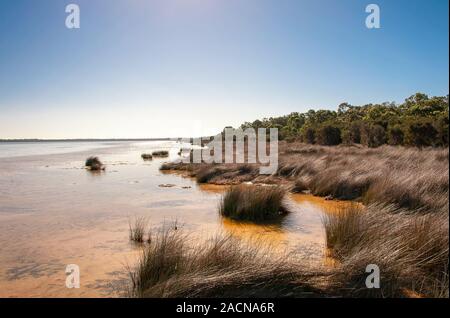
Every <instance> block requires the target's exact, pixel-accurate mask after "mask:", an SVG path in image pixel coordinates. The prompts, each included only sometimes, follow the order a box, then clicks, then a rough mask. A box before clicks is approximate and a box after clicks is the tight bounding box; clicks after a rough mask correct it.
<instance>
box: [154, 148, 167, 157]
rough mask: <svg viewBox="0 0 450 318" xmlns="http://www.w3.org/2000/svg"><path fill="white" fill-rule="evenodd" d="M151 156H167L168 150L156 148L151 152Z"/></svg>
mask: <svg viewBox="0 0 450 318" xmlns="http://www.w3.org/2000/svg"><path fill="white" fill-rule="evenodd" d="M152 156H153V157H168V156H169V152H168V151H167V150H158V151H153V152H152Z"/></svg>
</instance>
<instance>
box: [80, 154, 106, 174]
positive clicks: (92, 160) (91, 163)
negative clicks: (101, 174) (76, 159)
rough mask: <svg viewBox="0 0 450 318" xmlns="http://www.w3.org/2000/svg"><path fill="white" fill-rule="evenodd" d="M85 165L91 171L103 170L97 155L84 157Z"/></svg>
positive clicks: (103, 167)
mask: <svg viewBox="0 0 450 318" xmlns="http://www.w3.org/2000/svg"><path fill="white" fill-rule="evenodd" d="M84 165H85V167H86V168H88V169H89V170H92V171H99V170H104V169H105V166H104V165H103V163H102V162H101V161H100V159H98V157H89V158H87V159H86V162H85V164H84Z"/></svg>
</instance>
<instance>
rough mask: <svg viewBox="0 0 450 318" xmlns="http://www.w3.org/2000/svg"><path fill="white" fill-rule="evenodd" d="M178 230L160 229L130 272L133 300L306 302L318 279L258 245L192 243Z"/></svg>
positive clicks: (217, 240) (221, 240) (224, 240)
mask: <svg viewBox="0 0 450 318" xmlns="http://www.w3.org/2000/svg"><path fill="white" fill-rule="evenodd" d="M191 241H192V240H190V237H189V236H188V235H185V234H183V233H182V232H181V231H174V230H171V229H163V230H161V231H160V232H158V233H157V234H156V235H154V236H153V237H152V240H151V243H150V244H149V245H147V246H145V248H144V249H143V250H142V253H141V255H140V257H139V260H138V263H137V265H136V266H135V267H134V268H130V269H129V273H130V278H131V286H130V291H129V294H130V296H131V297H149V298H160V297H168V298H176V297H183V298H184V297H186V298H192V297H308V296H310V297H311V296H316V297H317V296H321V295H322V293H321V292H320V291H319V289H317V288H314V287H312V286H313V285H314V284H313V283H310V282H311V281H317V280H319V279H320V278H323V277H324V276H325V275H324V274H322V275H318V274H316V273H313V272H311V271H309V270H307V269H305V268H302V267H301V266H298V265H294V263H292V262H290V261H289V256H287V255H283V256H275V254H273V253H271V252H270V250H268V249H263V248H262V247H261V246H258V245H252V246H250V245H249V244H244V243H243V242H242V241H239V240H238V239H236V238H233V237H231V236H224V235H218V236H216V237H214V238H212V239H210V240H207V241H206V242H204V243H200V244H189V243H192V242H191Z"/></svg>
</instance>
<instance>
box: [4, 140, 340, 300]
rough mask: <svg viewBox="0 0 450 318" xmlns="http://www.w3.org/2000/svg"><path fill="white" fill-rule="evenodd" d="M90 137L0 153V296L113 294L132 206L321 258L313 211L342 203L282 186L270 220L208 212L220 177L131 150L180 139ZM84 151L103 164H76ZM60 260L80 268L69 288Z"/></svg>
mask: <svg viewBox="0 0 450 318" xmlns="http://www.w3.org/2000/svg"><path fill="white" fill-rule="evenodd" d="M94 146H95V144H94ZM94 146H90V147H89V150H86V149H81V150H79V151H74V150H73V149H71V152H69V151H66V149H65V148H64V149H62V150H61V152H62V153H55V151H53V150H52V151H51V152H49V153H48V154H45V149H44V151H42V152H43V153H44V154H42V152H41V153H39V154H34V155H33V154H31V155H29V154H28V152H27V151H22V153H27V154H28V155H27V156H22V157H10V156H9V157H8V156H6V157H5V156H3V157H2V156H0V286H1V288H0V297H117V296H122V291H123V290H124V287H125V286H126V284H127V283H128V274H127V269H126V267H127V265H130V266H132V265H133V264H134V262H135V261H136V257H137V255H138V254H139V252H140V248H139V247H138V246H136V245H134V244H132V243H130V242H129V239H128V226H129V225H128V224H129V219H130V218H134V217H137V216H145V217H147V218H148V220H149V227H150V228H153V229H156V228H159V227H161V226H162V225H163V224H167V223H168V222H173V221H175V220H176V221H177V223H178V224H179V225H180V227H182V228H183V229H184V230H185V231H186V232H191V233H193V234H194V235H197V236H199V237H201V238H206V237H209V236H211V235H214V234H215V233H217V232H218V231H220V232H225V233H230V234H231V235H235V236H238V237H240V238H242V239H244V240H252V241H253V240H254V239H255V238H257V240H259V241H261V242H264V243H263V244H265V243H267V244H270V245H271V246H275V247H277V248H279V249H280V250H286V251H289V252H294V253H296V255H298V257H300V258H302V259H303V260H304V261H310V262H320V263H323V262H324V259H325V260H326V259H327V258H324V256H325V239H324V231H323V226H322V215H323V213H327V212H329V211H332V210H333V209H336V208H337V207H340V206H342V205H345V204H348V203H345V202H344V203H342V202H336V201H325V200H323V199H320V198H315V197H313V196H308V195H291V196H290V200H291V201H292V205H293V207H294V210H293V213H291V214H289V215H288V216H286V217H285V218H284V219H283V221H282V222H281V223H280V224H278V225H273V226H262V225H254V224H248V223H239V222H234V221H231V220H227V219H224V218H222V217H220V216H219V215H218V212H217V207H218V204H219V200H220V197H221V193H222V192H223V191H224V189H225V188H224V187H221V186H214V185H201V186H199V185H197V184H196V183H195V182H194V180H192V179H190V178H183V177H181V176H180V175H177V174H167V173H161V172H160V171H159V166H160V165H161V164H162V163H163V162H165V161H168V160H169V159H164V158H163V159H154V160H152V161H143V160H142V159H141V157H140V155H141V154H142V153H144V152H151V151H152V150H157V149H172V150H171V153H172V154H173V155H174V156H176V153H177V152H178V149H179V148H180V145H175V143H174V142H147V143H133V142H120V143H109V144H102V145H101V146H99V147H94ZM1 147H2V145H0V154H1V151H2V148H1ZM22 147H26V145H23V146H22ZM33 147H39V144H38V145H36V144H33ZM68 147H69V148H70V145H69V146H68ZM61 148H63V147H61ZM94 148H96V149H94ZM89 155H97V156H99V157H100V159H101V160H102V161H103V162H104V163H105V164H106V166H107V168H106V171H105V172H100V173H91V172H89V171H86V170H85V169H84V168H83V164H84V160H85V159H86V158H87V157H88V156H89ZM161 184H165V185H168V184H171V185H174V186H171V187H160V185H161ZM68 264H76V265H78V266H79V268H80V285H81V286H80V288H79V289H69V288H66V285H65V281H66V273H65V269H66V266H67V265H68Z"/></svg>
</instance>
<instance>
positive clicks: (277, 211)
mask: <svg viewBox="0 0 450 318" xmlns="http://www.w3.org/2000/svg"><path fill="white" fill-rule="evenodd" d="M285 195H286V190H285V189H283V188H281V187H271V186H270V187H269V186H265V187H264V186H254V185H252V186H235V187H231V188H230V189H228V191H227V192H226V193H225V194H224V195H223V197H222V201H221V203H220V206H219V213H220V214H221V215H222V216H225V217H229V218H231V219H234V220H242V221H252V222H267V221H277V220H279V219H280V217H281V216H283V215H285V214H286V213H288V212H289V209H288V207H287V205H286V202H285Z"/></svg>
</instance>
